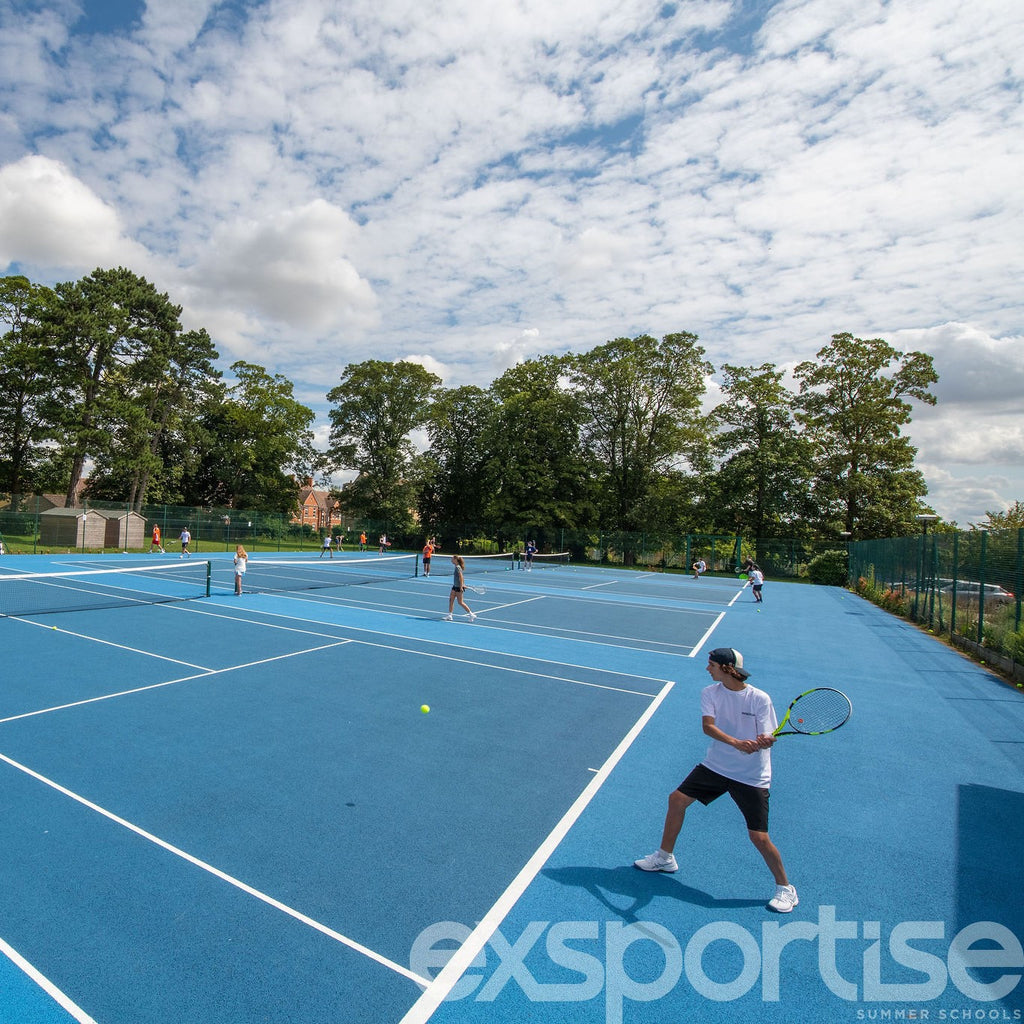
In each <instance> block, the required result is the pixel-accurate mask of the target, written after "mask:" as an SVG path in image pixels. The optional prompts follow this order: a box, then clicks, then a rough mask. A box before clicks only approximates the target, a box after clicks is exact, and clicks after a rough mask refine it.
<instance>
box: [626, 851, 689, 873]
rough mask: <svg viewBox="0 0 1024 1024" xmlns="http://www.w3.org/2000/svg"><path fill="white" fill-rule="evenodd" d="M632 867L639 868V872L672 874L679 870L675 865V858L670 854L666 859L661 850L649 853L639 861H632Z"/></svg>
mask: <svg viewBox="0 0 1024 1024" xmlns="http://www.w3.org/2000/svg"><path fill="white" fill-rule="evenodd" d="M633 867H635V868H639V869H640V870H641V871H668V872H672V871H678V870H679V865H678V864H677V863H676V858H675V856H674V855H673V854H671V853H670V854H669V855H668V856H667V857H666V856H665V854H663V853H662V852H661V850H655V851H654V853H650V854H648V855H647V856H646V857H641V858H640V860H635V861H633Z"/></svg>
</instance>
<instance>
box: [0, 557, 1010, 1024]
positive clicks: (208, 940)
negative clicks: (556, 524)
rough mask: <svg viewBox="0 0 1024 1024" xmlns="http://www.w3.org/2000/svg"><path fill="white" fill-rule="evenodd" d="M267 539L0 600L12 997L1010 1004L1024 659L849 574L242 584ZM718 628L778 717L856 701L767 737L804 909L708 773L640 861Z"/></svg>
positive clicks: (3, 565) (586, 1015)
mask: <svg viewBox="0 0 1024 1024" xmlns="http://www.w3.org/2000/svg"><path fill="white" fill-rule="evenodd" d="M204 557H205V556H204ZM275 557H276V556H273V555H254V556H253V558H252V562H251V565H250V569H249V572H248V573H247V576H246V586H247V592H245V593H243V594H242V595H241V596H237V597H236V596H235V595H234V594H232V593H231V586H232V580H231V575H232V574H231V570H230V562H229V561H228V559H227V557H226V556H212V559H213V573H212V578H213V591H212V594H211V596H209V597H200V598H197V599H194V600H185V601H176V602H173V603H161V604H147V605H140V606H136V605H134V604H126V606H125V607H117V608H98V609H92V610H78V611H74V610H67V611H62V612H60V613H56V614H38V615H36V614H29V615H8V616H5V617H0V643H2V650H3V656H4V664H3V673H2V684H0V1024H67V1022H69V1021H79V1022H90V1021H94V1022H97V1024H256V1022H271V1024H364V1022H365V1024H392V1022H393V1024H424V1022H427V1021H431V1022H434V1024H471V1022H514V1024H518V1022H551V1024H576V1022H579V1024H584V1022H587V1024H590V1022H607V1024H620V1022H628V1024H634V1022H635V1024H663V1022H664V1024H676V1022H683V1021H691V1020H692V1021H700V1022H709V1024H720V1022H721V1024H725V1022H726V1021H733V1020H736V1019H754V1020H767V1021H779V1022H789V1021H808V1022H810V1021H813V1022H819V1024H839V1022H850V1021H860V1020H928V1021H939V1020H955V1021H976V1020H977V1021H980V1020H985V1021H1007V1020H1020V1019H1021V1016H1022V1010H1024V980H1022V978H1024V951H1022V941H1024V884H1022V875H1024V695H1022V694H1024V691H1021V690H1019V689H1015V688H1014V687H1012V686H1010V685H1009V684H1007V683H1005V682H1002V681H1000V680H999V679H997V678H996V677H995V676H993V675H991V674H990V673H989V672H988V671H987V670H986V669H985V668H984V667H982V666H978V665H975V664H973V663H972V662H970V661H968V660H966V659H965V658H963V657H962V656H960V655H959V654H958V653H956V652H954V651H952V650H950V649H948V648H947V647H945V646H943V645H942V644H941V643H940V642H938V641H937V640H935V639H934V638H933V637H930V636H928V635H927V633H925V632H922V631H920V630H919V629H917V628H915V627H914V626H912V625H910V624H908V623H905V622H903V621H900V620H898V619H895V618H893V617H891V616H889V615H887V614H886V613H885V612H883V611H881V610H880V609H878V608H876V607H874V606H872V605H870V604H868V603H866V602H864V601H862V600H860V599H859V598H857V597H856V596H854V595H851V594H849V593H846V592H844V591H842V590H840V589H837V588H825V587H812V586H806V585H800V584H787V583H778V582H773V581H771V580H769V581H768V583H767V584H766V586H765V591H764V593H765V600H764V603H763V605H757V604H755V603H754V602H753V600H752V597H751V592H750V590H749V589H745V583H744V581H742V580H740V579H738V578H731V577H718V578H714V577H704V578H702V579H700V580H694V579H692V578H690V577H689V576H683V575H680V576H674V575H667V574H661V573H649V572H641V571H629V570H621V569H614V568H601V569H597V568H583V567H579V568H574V567H559V568H548V567H543V568H541V567H538V568H537V569H535V570H534V571H533V572H529V573H527V572H524V571H520V570H504V569H503V570H501V571H495V572H492V573H487V574H484V575H480V576H471V577H470V579H469V582H470V583H472V584H473V585H474V586H480V585H482V586H484V587H485V588H486V593H484V594H477V593H472V592H471V593H468V594H467V598H468V601H469V603H470V604H471V606H472V607H473V610H474V612H475V613H476V614H477V619H476V621H475V622H472V623H470V622H469V621H468V620H467V619H466V618H464V617H460V616H459V615H458V614H457V615H456V617H455V621H453V622H446V621H443V618H442V616H443V614H444V613H445V612H446V611H447V604H448V592H449V588H450V580H451V577H450V566H449V564H448V560H447V558H446V557H440V556H435V559H434V571H433V575H432V576H431V577H429V578H423V577H422V576H420V577H418V578H412V577H410V578H392V579H382V580H380V581H378V582H369V583H364V584H362V585H358V586H346V587H332V588H329V589H318V590H309V591H302V592H295V593H281V594H270V593H257V592H253V591H254V590H255V589H257V587H258V583H259V580H260V578H261V573H262V574H269V573H270V572H271V571H272V570H273V562H274V561H275ZM293 557H294V556H293ZM308 557H309V558H310V560H311V561H315V560H316V556H315V555H313V556H308ZM343 557H345V558H352V557H354V556H351V555H345V556H343ZM360 557H362V558H366V557H367V556H365V555H363V556H360ZM151 558H152V561H151V562H148V563H147V562H146V561H145V560H144V559H142V558H140V557H134V558H133V557H132V556H123V558H116V557H113V556H108V557H106V558H102V559H101V558H88V557H82V556H79V557H75V556H74V555H68V556H60V557H54V558H48V557H43V556H35V557H32V558H28V557H5V558H4V559H3V560H2V561H0V593H2V592H3V588H4V587H5V586H7V585H9V584H10V582H11V581H4V579H3V577H4V576H6V575H12V574H18V573H23V572H35V571H40V570H44V569H45V570H46V571H55V570H59V569H64V570H67V569H70V568H82V567H86V566H105V567H109V566H112V565H113V566H119V565H139V564H141V565H156V564H158V563H163V562H165V561H169V560H171V559H176V558H177V556H176V555H166V556H161V555H154V556H151ZM152 585H153V587H154V588H156V592H157V593H159V587H160V586H162V584H161V583H160V582H159V581H157V580H154V581H153V584H152ZM458 611H459V609H458V607H456V612H458ZM724 646H728V647H735V648H737V649H739V650H740V651H742V652H743V654H744V656H745V659H746V666H747V668H748V669H749V670H750V671H751V673H752V675H751V679H750V682H751V684H753V685H755V686H758V687H760V688H762V689H764V690H767V691H768V693H769V694H771V696H772V699H773V701H774V703H775V706H776V709H777V712H778V714H779V717H780V719H781V717H782V715H783V714H784V712H785V710H786V707H787V706H788V704H789V702H790V700H792V699H793V698H794V697H795V696H796V695H797V694H799V693H801V692H803V691H804V690H807V689H809V688H811V687H814V686H834V687H838V688H839V689H841V690H843V691H845V692H846V693H847V694H848V695H849V696H850V698H851V700H852V702H853V708H854V710H853V715H852V717H851V718H850V720H849V722H848V723H847V724H846V725H845V726H844V727H843V728H841V729H839V730H838V731H836V732H834V733H831V734H829V735H825V736H818V737H805V736H785V737H780V738H779V740H778V742H777V744H776V745H775V747H774V749H773V751H772V762H773V769H774V777H773V783H772V796H771V825H770V830H771V835H772V839H773V840H774V842H775V844H776V845H777V846H778V848H779V850H780V851H781V853H782V857H783V859H784V862H785V865H786V869H787V871H788V874H789V877H790V879H791V881H792V882H793V883H794V884H795V886H796V888H797V890H798V893H799V897H800V902H799V905H798V906H797V907H796V908H795V909H794V911H793V912H792V913H791V914H786V915H783V914H776V913H773V912H772V911H771V910H769V909H767V908H766V903H767V901H768V900H769V899H770V898H771V897H772V895H773V894H774V883H773V881H772V878H771V875H770V873H769V872H768V870H767V868H766V867H765V865H764V862H763V861H762V860H761V858H760V856H759V855H758V853H757V851H756V849H755V848H754V847H753V845H752V844H751V843H750V842H749V840H748V837H747V833H746V829H745V826H744V823H743V819H742V817H741V816H740V814H739V811H738V810H737V809H736V807H735V806H734V805H733V804H732V802H731V800H730V799H729V798H728V797H725V798H723V799H721V800H718V801H716V802H715V803H713V804H711V805H710V806H707V807H704V806H702V805H700V804H696V803H695V804H694V805H693V806H692V807H691V808H690V809H689V810H688V811H687V815H686V821H685V824H684V826H683V831H682V834H681V836H680V839H679V842H678V843H677V845H676V856H677V858H678V861H679V871H678V872H677V873H675V874H651V873H646V872H642V871H638V870H636V869H635V868H634V867H633V861H634V859H636V858H638V857H641V856H643V855H645V854H648V853H650V852H651V851H652V850H655V849H656V848H657V847H658V845H659V841H660V838H661V829H662V824H663V820H664V815H665V808H666V800H667V797H668V794H669V793H670V792H671V791H672V790H673V789H674V788H675V787H676V786H677V785H678V784H679V782H680V781H681V780H682V779H683V778H684V777H685V775H686V774H687V773H688V772H689V770H690V769H691V768H692V767H693V766H694V765H695V764H696V763H697V762H699V761H700V759H701V758H702V757H703V755H704V751H705V750H706V748H707V746H708V743H709V740H708V738H707V737H706V736H705V735H704V734H703V733H702V731H701V719H700V704H699V699H700V690H701V688H702V687H704V686H706V685H708V684H710V682H711V680H710V678H709V676H708V675H707V673H706V666H707V653H708V651H709V650H711V649H713V648H715V647H724ZM423 705H426V706H429V709H430V710H429V712H423V711H422V710H421V706H423Z"/></svg>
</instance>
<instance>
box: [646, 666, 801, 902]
mask: <svg viewBox="0 0 1024 1024" xmlns="http://www.w3.org/2000/svg"><path fill="white" fill-rule="evenodd" d="M707 671H708V674H709V675H710V676H711V678H712V679H713V680H714V682H713V683H712V684H711V685H710V686H706V687H705V688H704V689H703V690H702V691H701V694H700V711H701V721H702V723H703V729H704V733H705V735H707V736H709V737H711V744H710V746H709V747H708V749H707V753H706V754H705V755H704V760H703V761H702V762H701V763H700V764H699V765H697V767H696V768H694V769H693V771H692V772H690V774H689V775H688V776H687V777H686V778H685V779H684V780H683V782H682V783H681V784H680V786H679V788H678V789H677V790H675V792H673V793H672V794H671V795H670V796H669V798H668V813H667V814H666V815H665V828H664V831H663V833H662V836H661V848H660V849H658V850H655V851H654V853H652V854H649V855H648V856H646V857H642V858H641V859H640V860H637V861H634V862H633V863H634V866H635V867H638V868H640V870H641V871H669V872H671V871H678V870H679V865H678V864H677V863H676V858H675V855H674V854H673V852H672V850H673V848H674V847H675V844H676V839H677V838H678V836H679V832H680V830H681V829H682V827H683V819H684V818H685V816H686V810H687V808H688V807H689V806H690V804H692V803H693V802H694V801H695V800H699V801H700V802H701V803H702V804H705V805H707V804H709V803H711V802H712V801H713V800H717V799H718V798H719V797H720V796H722V795H723V794H725V793H728V794H729V796H730V797H731V798H732V800H733V803H735V804H736V806H737V807H738V808H739V809H740V811H741V813H742V814H743V817H744V819H745V821H746V823H747V835H748V836H749V837H750V841H751V842H752V843H753V844H754V846H755V847H756V848H757V852H758V853H760V854H761V856H762V857H763V858H764V862H765V864H767V865H768V869H769V871H771V873H772V876H773V877H774V878H775V895H774V896H773V897H772V898H771V900H769V902H768V907H769V909H770V910H775V911H778V913H780V914H788V913H789V912H790V911H791V910H792V909H793V908H794V907H795V906H796V905H797V904H798V903H799V902H800V901H799V900H798V899H797V895H796V889H795V888H794V887H793V886H792V885H790V884H789V879H788V878H787V877H786V869H785V868H784V867H783V866H782V856H781V855H780V854H779V851H778V849H777V848H776V846H775V844H774V843H773V842H772V841H771V839H770V838H769V836H768V798H769V788H770V786H771V781H772V761H771V746H772V744H773V743H774V742H775V737H774V736H772V732H773V730H774V729H775V728H776V726H777V725H778V724H779V723H778V720H777V719H776V717H775V708H774V707H772V700H771V697H769V696H768V694H767V693H765V692H764V691H763V690H758V689H756V688H755V687H753V686H748V685H747V682H746V680H747V679H748V677H749V676H750V673H749V672H747V670H746V669H744V667H743V655H742V654H740V652H739V651H736V650H733V648H731V647H719V648H717V649H716V650H713V651H712V652H711V653H710V654H709V655H708V666H707Z"/></svg>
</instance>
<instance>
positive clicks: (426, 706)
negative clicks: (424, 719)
mask: <svg viewBox="0 0 1024 1024" xmlns="http://www.w3.org/2000/svg"><path fill="white" fill-rule="evenodd" d="M420 711H422V712H423V714H425V715H426V714H428V713H429V712H430V705H429V704H421V705H420Z"/></svg>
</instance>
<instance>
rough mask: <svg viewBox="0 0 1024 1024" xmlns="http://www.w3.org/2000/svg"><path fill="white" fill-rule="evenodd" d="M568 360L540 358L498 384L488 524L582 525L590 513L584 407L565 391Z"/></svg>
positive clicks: (489, 435)
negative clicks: (583, 438)
mask: <svg viewBox="0 0 1024 1024" xmlns="http://www.w3.org/2000/svg"><path fill="white" fill-rule="evenodd" d="M569 365H571V363H570V360H569V359H567V358H566V357H558V356H541V357H540V358H538V359H528V360H526V361H525V362H522V363H519V364H518V365H516V366H513V367H511V368H510V369H508V370H506V371H505V372H504V373H503V374H502V375H501V376H500V377H499V378H498V379H497V380H496V381H495V382H494V383H493V384H492V385H491V390H490V393H491V396H492V398H493V401H494V414H493V415H492V417H491V420H490V427H489V429H488V430H487V432H486V436H485V439H484V440H485V448H486V452H487V456H488V463H487V473H486V484H487V490H488V495H489V496H488V500H487V514H488V518H489V519H490V520H491V521H492V522H494V523H497V524H501V525H503V526H506V527H509V528H520V527H521V528H523V529H532V530H537V529H538V528H540V527H544V526H551V527H560V526H577V525H580V523H581V521H585V519H586V518H587V517H588V515H589V513H590V510H591V500H590V499H591V489H590V482H589V480H588V475H587V467H586V461H585V459H584V457H583V452H582V447H581V438H580V423H581V415H582V406H581V404H580V401H579V397H578V395H577V394H576V393H575V392H574V391H573V390H572V389H570V388H569V387H567V380H566V370H567V368H568V366H569Z"/></svg>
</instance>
